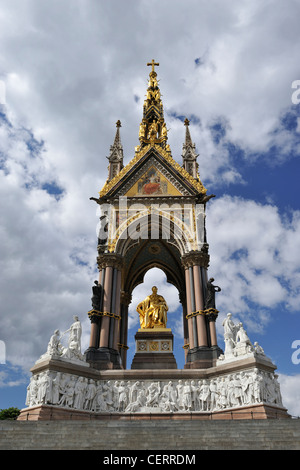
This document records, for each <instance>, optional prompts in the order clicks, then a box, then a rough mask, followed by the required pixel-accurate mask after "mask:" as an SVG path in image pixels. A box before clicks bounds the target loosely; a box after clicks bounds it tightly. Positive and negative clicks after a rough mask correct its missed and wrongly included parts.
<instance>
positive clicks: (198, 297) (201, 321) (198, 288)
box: [193, 266, 208, 346]
mask: <svg viewBox="0 0 300 470" xmlns="http://www.w3.org/2000/svg"><path fill="white" fill-rule="evenodd" d="M193 272H194V290H195V302H196V311H199V310H203V292H202V284H201V278H200V276H201V274H200V268H199V266H193ZM197 331H198V346H207V345H208V342H207V332H206V323H205V317H204V316H203V315H197Z"/></svg>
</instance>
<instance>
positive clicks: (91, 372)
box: [18, 356, 289, 420]
mask: <svg viewBox="0 0 300 470" xmlns="http://www.w3.org/2000/svg"><path fill="white" fill-rule="evenodd" d="M275 369H276V366H275V365H274V364H272V362H271V361H269V360H266V359H265V358H264V357H262V356H251V357H246V358H243V359H239V360H236V361H233V362H226V361H224V362H223V361H220V364H218V365H217V366H215V367H211V368H209V369H153V368H152V369H151V368H148V369H136V370H134V369H130V370H106V371H100V370H96V369H94V368H92V367H90V365H89V364H88V365H86V364H83V365H80V364H74V363H72V362H70V363H68V362H67V361H66V360H62V359H57V358H56V359H51V358H47V359H45V360H43V361H38V363H36V364H35V366H34V367H33V368H32V369H31V371H32V374H33V376H32V378H31V381H30V384H29V386H28V391H27V397H26V405H27V408H24V409H23V410H22V411H21V414H20V416H19V418H18V419H19V420H52V419H53V420H56V419H62V420H63V419H64V420H66V419H74V420H75V419H94V418H95V419H105V416H106V417H107V416H110V417H111V418H113V419H121V420H122V419H126V418H129V419H148V418H149V419H164V418H166V417H168V416H170V417H172V418H174V419H181V420H186V419H199V420H201V419H252V418H253V419H268V418H276V417H277V418H285V417H289V415H288V413H287V410H286V409H285V408H284V405H283V404H282V400H281V394H280V388H279V383H278V381H277V376H276V374H275V373H274V371H275Z"/></svg>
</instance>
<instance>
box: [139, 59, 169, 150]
mask: <svg viewBox="0 0 300 470" xmlns="http://www.w3.org/2000/svg"><path fill="white" fill-rule="evenodd" d="M147 65H148V66H151V72H150V73H149V81H148V88H147V94H146V99H145V101H144V109H143V119H142V122H141V124H140V128H139V141H140V145H139V146H138V147H136V151H137V152H139V151H140V150H142V148H143V147H145V146H146V145H149V144H150V145H151V146H153V145H155V144H158V145H159V146H160V147H162V148H163V149H164V150H166V151H167V152H170V148H169V146H168V145H167V140H168V131H167V127H166V123H165V120H164V113H163V105H162V100H161V93H160V89H159V86H158V80H157V73H156V71H155V68H154V67H157V66H159V63H158V62H155V60H154V59H152V62H148V63H147Z"/></svg>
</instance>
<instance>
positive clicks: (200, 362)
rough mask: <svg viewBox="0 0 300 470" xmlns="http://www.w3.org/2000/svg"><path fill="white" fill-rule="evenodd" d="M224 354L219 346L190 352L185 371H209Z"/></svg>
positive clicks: (194, 349) (202, 347)
mask: <svg viewBox="0 0 300 470" xmlns="http://www.w3.org/2000/svg"><path fill="white" fill-rule="evenodd" d="M221 354H223V351H222V349H220V348H219V346H211V347H208V346H198V347H196V348H193V349H189V350H188V354H187V359H186V364H185V365H184V368H185V369H207V368H210V367H214V366H215V365H216V362H217V359H218V357H219V356H220V355H221Z"/></svg>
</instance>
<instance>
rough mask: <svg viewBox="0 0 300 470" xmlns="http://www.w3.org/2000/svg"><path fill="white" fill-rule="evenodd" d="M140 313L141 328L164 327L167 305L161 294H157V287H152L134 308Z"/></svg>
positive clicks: (165, 324)
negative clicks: (150, 291) (148, 293)
mask: <svg viewBox="0 0 300 470" xmlns="http://www.w3.org/2000/svg"><path fill="white" fill-rule="evenodd" d="M136 310H137V312H138V313H139V315H140V324H141V328H142V329H144V328H155V327H161V328H166V326H167V311H168V306H167V303H166V301H165V299H164V298H163V296H162V295H158V294H157V287H156V286H153V287H152V294H150V295H148V297H146V298H145V300H143V301H142V302H140V303H139V304H138V306H137V308H136Z"/></svg>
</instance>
